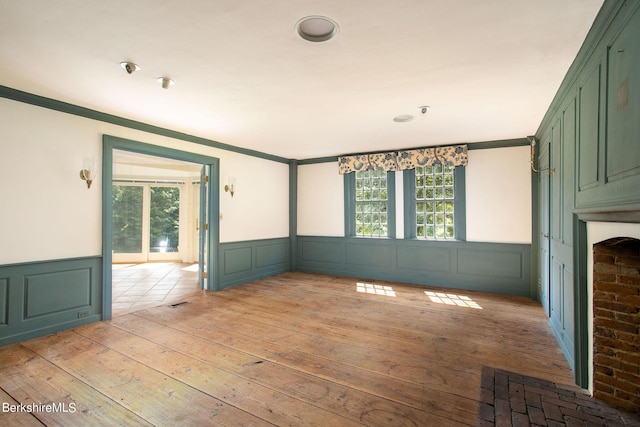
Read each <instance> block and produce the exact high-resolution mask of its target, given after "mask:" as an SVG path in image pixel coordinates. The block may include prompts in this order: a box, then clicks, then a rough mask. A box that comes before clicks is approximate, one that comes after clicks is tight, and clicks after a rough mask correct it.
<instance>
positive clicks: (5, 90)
mask: <svg viewBox="0 0 640 427" xmlns="http://www.w3.org/2000/svg"><path fill="white" fill-rule="evenodd" d="M0 97H2V98H7V99H11V100H14V101H18V102H23V103H25V104H31V105H35V106H38V107H42V108H48V109H50V110H55V111H60V112H62V113H67V114H73V115H75V116H79V117H84V118H87V119H92V120H97V121H101V122H105V123H111V124H114V125H117V126H123V127H126V128H130V129H135V130H140V131H143V132H148V133H153V134H156V135H161V136H166V137H168V138H175V139H180V140H182V141H187V142H192V143H194V144H200V145H206V146H207V147H213V148H218V149H221V150H226V151H232V152H234V153H240V154H245V155H247V156H253V157H258V158H261V159H265V160H271V161H274V162H279V163H286V164H288V163H289V159H286V158H284V157H280V156H275V155H272V154H267V153H262V152H260V151H256V150H250V149H247V148H241V147H236V146H233V145H229V144H224V143H222V142H217V141H213V140H210V139H206V138H201V137H198V136H194V135H189V134H186V133H183V132H178V131H174V130H171V129H167V128H162V127H159V126H154V125H150V124H147V123H143V122H139V121H136V120H131V119H126V118H124V117H120V116H115V115H113V114H107V113H103V112H100V111H97V110H92V109H90V108H85V107H80V106H78V105H74V104H69V103H67V102H63V101H58V100H55V99H52V98H46V97H44V96H40V95H35V94H32V93H28V92H23V91H20V90H17V89H12V88H10V87H7V86H1V85H0Z"/></svg>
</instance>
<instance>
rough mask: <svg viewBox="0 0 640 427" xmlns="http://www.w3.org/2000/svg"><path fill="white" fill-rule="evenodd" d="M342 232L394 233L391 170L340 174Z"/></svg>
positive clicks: (358, 233)
mask: <svg viewBox="0 0 640 427" xmlns="http://www.w3.org/2000/svg"><path fill="white" fill-rule="evenodd" d="M344 185H345V234H346V235H347V236H355V237H395V173H394V172H385V171H383V170H367V171H357V172H353V173H349V174H346V175H344Z"/></svg>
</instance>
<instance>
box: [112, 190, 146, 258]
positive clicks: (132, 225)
mask: <svg viewBox="0 0 640 427" xmlns="http://www.w3.org/2000/svg"><path fill="white" fill-rule="evenodd" d="M142 203H143V187H141V186H131V185H114V186H113V240H112V249H113V252H114V253H115V254H141V253H142V228H143V209H142Z"/></svg>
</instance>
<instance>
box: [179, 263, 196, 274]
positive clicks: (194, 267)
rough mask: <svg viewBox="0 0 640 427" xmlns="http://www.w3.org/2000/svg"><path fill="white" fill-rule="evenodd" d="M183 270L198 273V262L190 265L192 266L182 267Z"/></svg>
mask: <svg viewBox="0 0 640 427" xmlns="http://www.w3.org/2000/svg"><path fill="white" fill-rule="evenodd" d="M182 271H194V272H196V273H197V272H198V263H195V264H191V265H190V266H188V267H184V268H183V269H182Z"/></svg>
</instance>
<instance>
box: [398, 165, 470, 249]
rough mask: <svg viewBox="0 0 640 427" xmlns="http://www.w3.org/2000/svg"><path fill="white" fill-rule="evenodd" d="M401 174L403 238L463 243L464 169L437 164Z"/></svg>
mask: <svg viewBox="0 0 640 427" xmlns="http://www.w3.org/2000/svg"><path fill="white" fill-rule="evenodd" d="M404 174H405V175H404V184H405V203H404V205H405V214H406V215H405V235H406V236H407V237H409V238H419V239H420V238H421V239H434V240H454V239H455V240H464V238H465V212H464V169H463V168H462V167H454V166H446V165H441V164H437V165H434V166H430V167H416V168H415V169H412V170H409V171H405V172H404Z"/></svg>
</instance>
